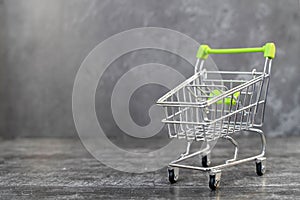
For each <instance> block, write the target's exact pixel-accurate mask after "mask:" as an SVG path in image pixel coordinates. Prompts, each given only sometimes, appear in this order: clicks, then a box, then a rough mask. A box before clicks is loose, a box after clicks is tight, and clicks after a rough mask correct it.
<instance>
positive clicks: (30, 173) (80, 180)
mask: <svg viewBox="0 0 300 200" xmlns="http://www.w3.org/2000/svg"><path fill="white" fill-rule="evenodd" d="M238 141H239V142H240V146H241V147H242V149H241V154H240V156H241V157H242V156H243V155H246V154H248V153H253V152H252V150H253V149H255V148H254V146H257V144H259V143H258V142H259V140H257V139H253V138H250V136H245V137H240V138H238ZM299 147H300V137H284V138H280V137H275V138H267V172H266V174H265V175H264V176H262V177H258V176H257V175H256V174H255V164H254V163H253V162H249V163H247V164H242V165H238V166H235V167H231V168H228V169H226V170H223V171H222V179H221V188H220V189H219V190H218V191H210V190H209V189H208V181H207V176H206V174H204V173H202V172H199V171H190V170H181V172H180V180H179V181H178V182H177V183H176V184H173V185H170V184H169V182H168V180H167V173H166V168H163V169H161V170H158V171H156V172H149V173H143V174H131V173H125V172H119V171H116V170H114V169H111V168H109V167H107V166H105V165H103V164H101V163H100V162H99V161H97V160H96V159H94V158H93V157H92V156H91V155H90V154H89V153H88V152H87V151H86V150H85V148H84V147H83V146H82V144H81V143H80V141H79V140H75V139H28V138H26V139H15V140H2V141H0V157H1V158H3V162H2V163H1V164H0V199H39V200H40V199H149V198H150V199H177V198H178V199H181V198H185V199H186V198H190V199H196V198H197V199H199V198H200V199H296V198H297V197H298V198H300V181H299V178H300V168H299V166H300V148H299ZM256 152H258V151H256ZM232 153H233V148H232V147H231V146H229V145H227V143H224V144H223V143H222V144H220V145H218V146H217V147H215V149H214V152H213V154H212V161H213V162H221V161H223V160H224V159H223V158H224V157H225V156H226V155H231V154H232ZM121 162H123V163H124V162H126V158H124V160H123V161H121ZM166 164H167V163H166Z"/></svg>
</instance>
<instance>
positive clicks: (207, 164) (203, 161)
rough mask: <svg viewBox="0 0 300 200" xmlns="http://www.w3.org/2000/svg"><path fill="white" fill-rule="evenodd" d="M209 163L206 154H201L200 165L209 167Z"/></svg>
mask: <svg viewBox="0 0 300 200" xmlns="http://www.w3.org/2000/svg"><path fill="white" fill-rule="evenodd" d="M209 164H210V162H209V160H208V157H207V155H206V156H203V157H202V166H203V167H209Z"/></svg>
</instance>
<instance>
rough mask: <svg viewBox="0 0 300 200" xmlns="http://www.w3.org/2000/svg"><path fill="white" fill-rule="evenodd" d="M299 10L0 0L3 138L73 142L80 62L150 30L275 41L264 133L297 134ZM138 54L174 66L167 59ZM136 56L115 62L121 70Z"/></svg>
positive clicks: (220, 41) (256, 3) (274, 4)
mask: <svg viewBox="0 0 300 200" xmlns="http://www.w3.org/2000/svg"><path fill="white" fill-rule="evenodd" d="M299 12H300V8H299V1H298V0H251V1H250V0H214V1H204V0H166V1H161V0H135V1H134V0H126V1H121V0H119V1H115V0H0V27H1V29H0V66H1V68H0V70H1V71H0V101H1V102H0V123H1V124H0V134H1V136H2V137H6V138H11V137H16V136H50V137H51V136H62V137H74V136H75V137H76V135H77V134H76V130H75V126H74V122H73V118H72V110H71V106H72V104H71V103H72V99H71V97H72V86H73V81H74V78H75V75H76V72H77V70H78V69H79V66H80V64H81V62H82V61H83V59H84V58H85V56H86V55H87V54H88V53H89V52H90V51H91V50H92V49H93V48H94V47H95V46H96V45H97V44H98V43H99V42H101V41H103V40H105V39H106V38H108V37H110V36H111V35H113V34H116V33H119V32H121V31H124V30H127V29H131V28H136V27H143V26H155V27H165V28H170V29H174V30H177V31H180V32H182V33H185V34H187V35H189V36H191V37H192V38H194V39H196V40H197V41H199V42H200V43H201V42H205V43H208V44H210V45H211V46H213V47H234V46H241V47H242V46H260V45H261V44H263V43H264V42H266V41H274V42H276V44H277V58H276V60H275V62H274V68H273V69H274V70H273V73H272V75H273V77H272V82H271V90H270V93H269V102H268V107H267V119H266V124H265V127H264V129H265V130H266V132H267V134H268V135H279V134H280V135H289V134H297V135H299V134H300V126H299V124H300V123H299V122H300V87H298V84H299V83H298V82H299V75H300V66H299V62H298V59H299V39H300V38H299V35H300V34H299V32H300V24H299ZM142 53H143V54H145V58H149V57H153V55H156V57H157V60H160V61H162V62H164V63H171V64H172V63H174V59H173V58H172V55H168V54H164V56H160V55H159V52H157V51H156V52H153V54H151V51H148V52H147V51H145V52H142ZM137 56H138V55H137V54H132V55H130V56H129V58H124V59H121V61H122V62H121V61H120V60H119V61H117V64H118V65H119V69H120V71H121V72H122V70H124V69H128V66H129V65H130V64H131V61H130V60H135V59H137V58H136V57H137ZM162 58H163V59H162ZM145 61H149V60H147V59H146V60H145ZM151 61H153V60H151ZM175 61H176V59H175ZM140 62H141V61H140ZM140 62H138V63H139V64H141V63H140ZM215 62H216V63H217V64H218V65H222V66H236V68H235V69H238V68H237V66H239V65H240V63H243V66H248V65H252V64H253V63H254V64H255V61H253V57H252V56H244V57H243V56H242V57H240V58H237V59H232V60H226V59H224V57H218V58H216V59H215ZM145 63H146V62H145ZM175 63H181V64H177V65H182V66H186V64H185V63H184V62H183V61H178V62H175ZM186 69H188V70H190V68H189V67H187V68H186ZM243 69H248V68H247V67H244V68H243ZM116 73H117V72H116ZM118 73H120V72H118ZM110 76H111V77H112V79H113V77H114V74H113V73H112V74H110ZM156 89H157V90H159V88H156ZM162 89H163V88H162ZM139 110H140V108H138V109H136V110H135V113H139V112H138V111H139ZM142 111H143V112H140V115H141V119H143V113H144V110H143V109H142ZM101 114H102V113H101V110H100V111H99V112H98V115H101ZM138 118H139V117H138ZM146 118H147V117H145V119H146ZM137 123H143V122H137Z"/></svg>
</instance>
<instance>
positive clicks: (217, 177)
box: [208, 171, 221, 190]
mask: <svg viewBox="0 0 300 200" xmlns="http://www.w3.org/2000/svg"><path fill="white" fill-rule="evenodd" d="M220 181H221V171H217V172H213V173H211V174H209V181H208V186H209V188H210V189H211V190H216V189H218V188H219V187H220Z"/></svg>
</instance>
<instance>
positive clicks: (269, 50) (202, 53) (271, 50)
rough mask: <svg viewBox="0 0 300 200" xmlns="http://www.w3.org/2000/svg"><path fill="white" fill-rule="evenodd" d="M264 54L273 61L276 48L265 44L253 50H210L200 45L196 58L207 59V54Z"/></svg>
mask: <svg viewBox="0 0 300 200" xmlns="http://www.w3.org/2000/svg"><path fill="white" fill-rule="evenodd" d="M258 52H262V53H264V57H266V58H270V59H273V58H275V53H276V47H275V44H274V43H266V44H265V45H264V46H262V47H253V48H233V49H211V48H210V47H209V46H208V45H205V44H204V45H200V47H199V49H198V52H197V58H200V59H203V60H205V59H207V57H208V55H209V54H236V53H258Z"/></svg>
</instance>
